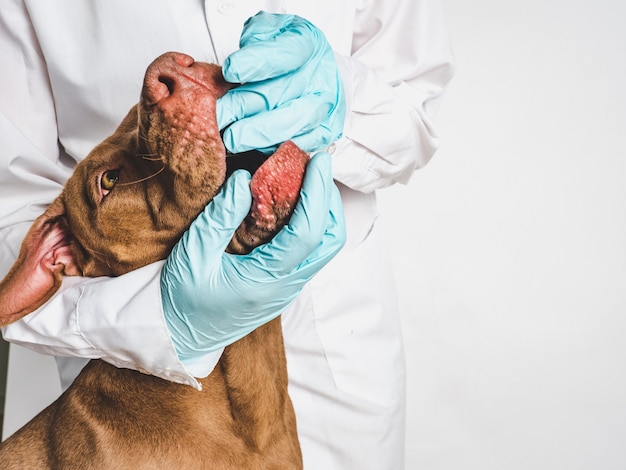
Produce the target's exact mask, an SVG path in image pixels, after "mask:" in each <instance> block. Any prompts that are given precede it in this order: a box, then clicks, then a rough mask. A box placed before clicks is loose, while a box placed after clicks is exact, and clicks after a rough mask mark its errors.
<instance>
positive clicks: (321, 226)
mask: <svg viewBox="0 0 626 470" xmlns="http://www.w3.org/2000/svg"><path fill="white" fill-rule="evenodd" d="M333 187H334V182H333V180H332V168H331V159H330V155H329V154H328V153H326V152H320V153H318V154H316V155H314V156H313V157H312V158H311V161H310V162H309V164H308V166H307V170H306V174H305V177H304V182H303V184H302V190H301V191H300V199H299V200H298V203H297V204H296V207H295V210H294V213H293V215H292V216H291V219H290V220H289V223H288V224H287V225H286V226H285V227H283V228H282V230H281V231H280V232H278V234H277V235H276V236H275V237H274V238H273V239H272V240H271V241H270V242H269V243H267V244H265V245H261V246H259V247H257V248H255V249H254V250H253V251H252V252H251V253H250V255H249V257H250V260H249V261H250V262H248V263H246V264H247V267H248V269H250V270H253V271H251V272H250V273H249V275H250V276H253V278H255V277H258V276H260V275H262V273H263V272H265V273H266V274H265V277H267V276H268V274H269V275H270V276H271V277H275V278H281V277H284V276H286V275H287V274H289V273H291V272H292V271H293V270H294V269H295V268H296V267H297V266H299V265H301V264H302V263H305V262H306V260H307V259H308V257H309V256H310V255H311V253H312V252H313V251H314V250H315V249H316V248H317V247H318V245H319V244H320V242H321V241H322V239H323V237H324V233H325V231H326V227H327V223H328V213H329V209H330V200H331V196H332V195H333Z"/></svg>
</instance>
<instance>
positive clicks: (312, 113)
mask: <svg viewBox="0 0 626 470" xmlns="http://www.w3.org/2000/svg"><path fill="white" fill-rule="evenodd" d="M332 109H333V103H331V102H329V101H328V99H326V97H324V96H322V95H316V94H309V95H305V96H303V97H301V98H298V99H296V100H291V101H288V102H286V103H284V104H283V105H281V106H280V107H278V108H276V109H273V110H271V111H268V112H266V113H261V114H257V115H253V116H250V117H247V118H244V119H241V120H239V121H236V122H234V123H232V124H231V125H230V126H229V127H227V128H226V129H225V130H224V133H223V135H222V138H223V140H224V145H225V146H226V148H228V150H230V151H231V152H233V153H240V152H245V151H248V150H253V149H267V148H273V147H275V146H276V145H278V144H280V143H282V142H285V141H286V140H290V139H293V138H294V136H298V135H301V134H306V133H308V132H310V131H311V130H313V129H315V128H317V127H319V126H320V125H321V124H322V122H324V121H325V120H326V119H327V118H328V115H329V113H330V112H331V110H332ZM323 146H324V145H309V146H307V147H306V148H305V147H301V148H302V150H304V151H315V150H318V149H319V148H320V147H323Z"/></svg>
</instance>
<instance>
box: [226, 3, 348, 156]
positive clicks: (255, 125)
mask: <svg viewBox="0 0 626 470" xmlns="http://www.w3.org/2000/svg"><path fill="white" fill-rule="evenodd" d="M239 46H240V49H239V50H238V51H236V52H234V53H233V54H231V55H230V56H229V57H228V58H227V59H226V61H225V62H224V64H223V68H222V74H223V75H224V78H225V79H226V80H227V81H229V82H231V83H242V84H243V85H242V86H240V87H237V88H234V89H232V90H230V91H229V92H228V93H226V95H224V96H223V97H222V98H220V99H219V100H218V102H217V122H218V126H219V128H220V129H223V128H224V127H226V126H229V127H227V128H226V129H225V131H224V133H223V140H224V144H225V145H226V147H227V148H228V149H229V150H230V151H231V152H233V153H238V152H244V151H247V150H253V149H256V150H261V151H264V152H266V153H268V152H271V151H273V150H275V149H276V147H277V146H278V144H280V143H282V142H285V141H286V140H293V141H294V143H296V144H297V145H298V146H299V147H300V148H301V149H303V150H305V151H308V152H315V151H317V150H319V149H321V148H323V147H326V146H328V145H329V144H331V143H332V142H334V141H335V140H337V139H338V138H339V137H341V134H342V132H343V125H344V118H345V114H346V102H345V97H344V92H343V87H342V84H341V79H340V76H339V70H338V68H337V63H336V62H335V56H334V54H333V51H332V49H331V48H330V46H329V44H328V42H327V41H326V38H325V37H324V34H323V33H322V32H321V31H320V30H319V29H317V28H316V27H315V26H313V25H312V24H311V23H310V22H308V21H306V20H305V19H303V18H300V17H299V16H294V15H281V14H270V13H265V12H260V13H258V14H257V15H255V16H253V17H252V18H250V19H248V21H247V22H246V24H245V26H244V29H243V32H242V34H241V39H240V43H239Z"/></svg>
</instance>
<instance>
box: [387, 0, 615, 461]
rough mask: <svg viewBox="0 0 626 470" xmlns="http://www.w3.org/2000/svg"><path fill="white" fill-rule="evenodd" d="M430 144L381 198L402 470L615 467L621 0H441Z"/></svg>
mask: <svg viewBox="0 0 626 470" xmlns="http://www.w3.org/2000/svg"><path fill="white" fill-rule="evenodd" d="M444 5H445V8H446V16H447V21H448V27H449V32H450V36H451V40H452V44H453V49H454V53H455V57H456V60H457V75H456V77H455V79H454V80H453V81H452V83H451V84H450V87H449V89H448V93H447V95H446V98H445V99H444V102H443V105H442V108H441V111H440V113H439V116H438V117H437V119H436V122H435V124H436V126H435V127H436V129H437V131H438V134H439V136H440V140H441V147H440V150H439V152H438V153H437V154H436V156H435V157H434V159H433V160H432V161H431V163H429V165H428V166H427V167H426V168H424V169H422V170H420V171H419V172H418V173H417V174H416V175H415V177H414V179H413V180H412V181H411V182H410V183H409V185H408V186H406V187H398V188H392V189H390V190H386V191H385V192H382V193H381V194H380V196H379V200H380V203H381V212H382V214H383V216H384V217H385V219H386V222H387V231H388V239H389V249H390V250H391V253H392V255H393V259H394V265H395V270H396V277H397V281H398V286H399V297H400V305H401V308H402V314H403V322H404V331H405V343H406V350H407V356H408V358H407V360H408V393H409V399H408V411H409V413H408V423H407V439H408V449H407V469H409V470H413V469H416V470H474V469H476V470H579V469H580V470H595V469H602V470H624V469H626V370H625V369H626V181H625V177H626V91H625V88H626V26H625V24H626V2H624V1H623V0H597V1H594V2H591V1H583V0H569V1H568V0H529V1H526V2H512V1H502V0H483V1H479V2H467V1H464V0H444Z"/></svg>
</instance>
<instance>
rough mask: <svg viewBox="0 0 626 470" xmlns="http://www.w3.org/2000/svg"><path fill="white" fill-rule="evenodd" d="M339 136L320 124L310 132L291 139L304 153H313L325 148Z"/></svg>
mask: <svg viewBox="0 0 626 470" xmlns="http://www.w3.org/2000/svg"><path fill="white" fill-rule="evenodd" d="M339 137H341V134H339V135H336V134H335V133H334V132H333V131H332V129H330V128H329V127H328V126H326V125H324V124H321V125H319V126H318V127H316V128H315V129H313V130H311V131H310V132H306V133H304V134H301V135H298V136H295V137H292V138H291V140H292V141H293V143H294V144H296V145H297V146H298V147H300V148H301V149H302V150H304V151H306V152H314V151H316V150H319V149H320V148H323V147H327V146H329V145H330V144H331V143H333V142H334V141H335V140H336V139H338V138H339Z"/></svg>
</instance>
